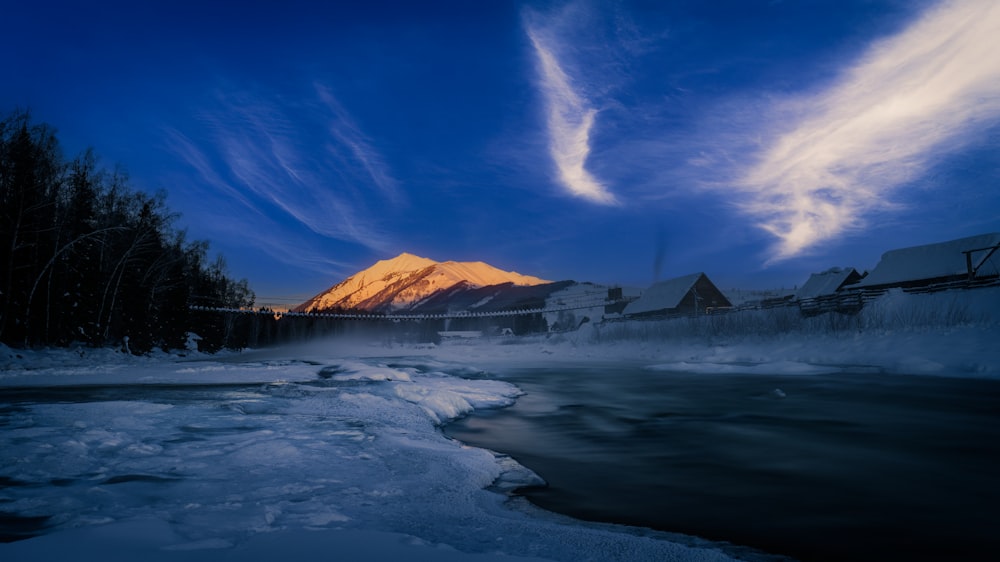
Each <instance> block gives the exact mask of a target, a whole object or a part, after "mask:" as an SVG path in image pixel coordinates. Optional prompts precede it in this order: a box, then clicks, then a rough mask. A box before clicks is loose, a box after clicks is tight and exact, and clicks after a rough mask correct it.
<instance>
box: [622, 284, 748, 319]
mask: <svg viewBox="0 0 1000 562" xmlns="http://www.w3.org/2000/svg"><path fill="white" fill-rule="evenodd" d="M731 307H732V304H731V303H730V302H729V299H727V298H726V296H725V295H724V294H722V291H720V290H719V289H718V288H717V287H716V286H715V285H714V284H713V283H712V282H711V281H710V280H709V279H708V276H706V275H705V274H704V273H692V274H691V275H685V276H683V277H677V278H675V279H670V280H668V281H662V282H660V283H656V284H654V285H653V286H651V287H649V288H648V289H646V290H645V291H644V292H643V293H642V296H640V297H639V298H638V299H636V300H634V301H632V302H630V303H629V304H628V305H627V306H626V307H625V310H624V311H623V312H622V316H624V317H626V318H641V317H652V316H680V315H695V314H705V313H708V312H711V311H712V310H714V309H719V308H731Z"/></svg>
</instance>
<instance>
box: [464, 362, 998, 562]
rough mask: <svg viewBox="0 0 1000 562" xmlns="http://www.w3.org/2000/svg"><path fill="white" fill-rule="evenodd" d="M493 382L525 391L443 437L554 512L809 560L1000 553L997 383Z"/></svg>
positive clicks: (762, 379)
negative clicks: (519, 480) (477, 449)
mask: <svg viewBox="0 0 1000 562" xmlns="http://www.w3.org/2000/svg"><path fill="white" fill-rule="evenodd" d="M490 376H496V374H493V375H490ZM500 377H501V378H502V379H503V380H506V381H509V382H512V383H514V384H516V385H517V386H519V387H520V388H521V389H522V390H524V391H525V393H526V394H525V395H524V396H522V397H520V398H518V400H517V403H516V404H515V405H514V406H512V407H509V408H505V409H502V410H494V411H477V412H476V413H475V414H474V415H472V416H470V417H467V418H464V419H462V420H458V421H456V422H453V423H451V424H449V425H448V426H447V427H446V433H447V434H448V435H450V436H452V437H454V438H456V439H458V440H461V441H463V442H466V443H469V444H471V445H475V446H481V447H486V448H489V449H493V450H496V451H500V452H504V453H508V454H510V455H512V456H513V457H514V458H515V459H517V460H518V461H520V462H521V463H522V464H524V465H525V466H527V467H529V468H531V469H532V470H534V471H535V472H537V473H538V474H539V475H540V476H541V477H542V478H544V479H545V480H546V481H547V483H548V486H547V487H544V488H535V489H527V490H523V491H522V493H523V495H525V496H527V498H528V499H529V500H530V501H532V502H534V503H535V504H537V505H539V506H541V507H544V508H546V509H549V510H552V511H556V512H560V513H565V514H568V515H572V516H574V517H578V518H581V519H586V520H594V521H605V522H613V523H624V524H629V525H638V526H644V527H650V528H655V529H660V530H666V531H673V532H681V533H686V534H691V535H696V536H700V537H703V538H707V539H712V540H722V541H729V542H732V543H736V544H741V545H747V546H752V547H756V548H759V549H761V550H764V551H766V552H770V553H774V554H783V555H788V556H792V557H795V558H798V559H801V560H817V561H825V560H980V559H981V560H985V559H991V560H993V559H996V558H995V556H996V555H997V552H1000V515H998V514H1000V509H998V508H1000V483H998V480H997V476H998V475H1000V465H998V461H1000V382H998V381H987V380H969V379H957V378H939V377H924V376H901V375H884V374H873V373H844V374H830V375H808V376H789V375H784V376H777V375H776V376H762V375H756V374H755V375H748V374H694V373H677V372H656V371H650V370H645V369H643V368H641V367H638V366H634V367H633V366H626V367H614V368H607V367H600V368H598V367H579V368H544V369H542V368H539V369H521V370H515V371H510V372H506V373H503V374H501V375H500Z"/></svg>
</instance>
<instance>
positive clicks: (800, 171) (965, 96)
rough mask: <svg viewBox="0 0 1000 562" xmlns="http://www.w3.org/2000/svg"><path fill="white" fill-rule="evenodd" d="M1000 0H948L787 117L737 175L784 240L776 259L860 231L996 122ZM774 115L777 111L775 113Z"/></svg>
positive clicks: (787, 108)
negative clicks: (789, 121) (942, 158)
mask: <svg viewBox="0 0 1000 562" xmlns="http://www.w3.org/2000/svg"><path fill="white" fill-rule="evenodd" d="M997 37H1000V4H997V3H996V2H992V1H990V0H986V1H963V2H945V3H943V4H940V5H938V6H937V7H935V8H933V9H931V10H929V11H927V12H926V13H924V14H923V15H922V16H921V17H919V18H918V19H917V20H916V21H915V22H914V23H913V24H911V25H910V26H909V27H908V28H906V29H904V30H903V31H902V32H901V33H899V34H897V35H895V36H893V37H889V38H887V39H884V40H882V41H880V42H878V43H876V44H874V45H873V46H872V47H871V48H870V49H869V50H868V51H867V53H866V54H865V55H864V56H863V57H862V58H861V59H860V60H859V61H858V62H857V63H856V64H855V65H854V66H853V67H852V68H850V69H849V70H847V71H846V72H844V73H843V74H842V76H841V78H840V80H839V81H838V82H837V83H836V84H834V85H833V86H832V87H830V88H828V89H826V90H825V91H823V92H820V93H818V94H814V95H811V96H807V97H805V98H800V99H796V100H789V101H786V102H785V103H783V104H781V105H780V106H779V107H778V108H777V111H776V113H775V115H781V116H787V115H791V116H792V120H793V126H792V127H788V128H784V129H783V130H782V131H780V132H779V133H778V134H777V135H775V137H774V140H773V141H772V142H770V143H769V144H767V146H766V148H765V150H764V152H763V155H762V157H761V158H760V160H759V161H757V162H756V163H755V165H753V166H751V167H749V168H748V169H747V170H745V172H744V173H743V175H742V178H741V179H740V181H739V187H740V188H741V189H742V190H743V191H744V192H745V194H746V196H747V197H746V199H745V200H744V201H743V203H742V208H743V209H744V210H745V211H746V212H747V213H749V214H750V215H751V216H753V217H755V218H756V219H757V220H758V221H759V222H758V224H759V226H760V227H761V228H763V229H765V230H766V231H768V232H770V233H771V234H773V235H774V236H776V237H777V238H778V239H779V242H778V244H777V246H776V248H775V250H774V253H773V256H772V261H778V260H783V259H786V258H790V257H793V256H796V255H798V254H801V253H802V252H804V251H806V250H808V249H809V248H811V247H813V246H815V245H817V244H819V243H821V242H823V241H826V240H830V239H833V238H836V237H838V236H841V235H843V234H845V233H848V232H850V231H854V230H857V229H859V228H861V227H863V226H864V225H865V224H866V218H867V217H868V216H870V214H871V213H873V212H876V211H879V210H885V209H891V208H894V207H895V206H897V203H895V202H894V201H893V198H892V195H894V194H895V192H896V191H897V189H898V188H899V187H900V186H902V185H904V184H905V183H906V182H908V181H911V180H914V179H916V178H917V177H918V176H919V174H921V173H922V172H924V171H926V170H927V169H928V167H929V166H930V165H932V164H933V163H934V162H935V161H936V159H937V158H938V157H939V156H940V155H942V154H944V153H946V152H949V151H951V150H954V149H957V148H959V147H961V146H963V145H964V144H965V140H966V139H967V138H969V137H970V136H972V134H974V132H975V131H976V130H979V129H981V128H983V127H985V126H988V125H990V124H993V123H996V122H997V119H998V117H1000V56H997V48H996V45H997V42H996V41H997V40H996V38H997ZM772 117H774V115H772Z"/></svg>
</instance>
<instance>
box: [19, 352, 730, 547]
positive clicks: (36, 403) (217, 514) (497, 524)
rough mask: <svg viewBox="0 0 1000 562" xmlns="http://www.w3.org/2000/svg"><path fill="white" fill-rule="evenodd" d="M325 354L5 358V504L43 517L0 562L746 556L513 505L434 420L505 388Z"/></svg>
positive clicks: (487, 468) (449, 369)
mask: <svg viewBox="0 0 1000 562" xmlns="http://www.w3.org/2000/svg"><path fill="white" fill-rule="evenodd" d="M324 347H326V349H324V350H323V351H322V352H319V353H316V350H315V349H313V352H312V353H311V354H308V353H303V351H304V350H303V349H298V350H289V349H283V350H268V351H262V352H253V353H245V354H239V355H233V356H228V357H209V358H197V359H195V360H192V358H190V357H189V358H183V359H178V358H173V357H160V358H132V357H127V356H120V355H117V354H113V353H112V352H107V351H85V352H84V355H85V357H83V358H81V357H79V356H78V355H77V356H76V357H75V358H74V357H72V356H71V355H70V353H69V352H66V351H52V352H27V353H19V352H13V354H14V356H15V358H14V359H15V360H16V361H18V362H19V363H20V368H18V367H17V366H11V365H10V364H9V363H8V368H6V369H5V370H4V371H3V374H2V377H0V392H2V396H4V400H3V401H2V402H3V406H4V408H3V417H2V420H0V423H2V427H3V432H2V437H0V441H2V443H0V444H2V450H3V451H4V453H3V456H4V458H3V466H4V468H3V473H2V474H0V476H3V477H4V479H5V480H4V481H5V484H6V486H5V487H4V488H3V489H0V501H2V502H3V503H2V504H0V505H2V510H3V511H4V512H5V513H8V514H14V515H16V516H21V517H38V518H45V519H46V522H47V525H46V526H47V529H46V531H48V532H46V533H45V534H42V535H40V536H37V537H33V538H29V539H26V540H20V541H16V542H11V543H7V544H2V545H0V556H2V557H3V559H4V560H51V559H54V558H56V559H59V558H66V557H69V556H72V557H73V558H74V559H77V560H134V559H136V558H137V557H139V556H141V557H142V558H144V559H148V560H176V559H184V560H199V559H202V558H204V559H206V560H207V559H213V560H219V559H223V560H225V559H237V558H238V559H240V560H269V559H274V558H275V555H276V553H281V555H282V556H283V557H288V558H289V559H295V560H321V559H329V557H330V556H331V555H332V553H336V557H337V559H348V560H353V559H357V560H362V559H364V560H383V559H385V560H388V559H397V558H398V557H399V556H404V555H405V556H406V557H408V558H410V559H415V560H493V559H497V560H510V559H528V560H588V559H590V560H729V559H733V556H732V554H733V553H735V552H741V551H742V550H743V549H740V548H738V547H726V546H725V545H717V544H713V543H709V542H707V541H701V540H699V539H695V538H687V537H681V536H672V535H669V534H666V533H658V532H652V531H646V530H642V529H630V528H626V527H617V526H611V525H598V524H589V523H581V522H578V521H574V520H571V519H569V518H566V517H561V516H558V515H555V514H550V513H547V512H544V511H542V510H539V509H537V508H534V507H532V506H530V505H529V504H527V503H526V502H523V501H521V500H517V499H514V500H509V498H508V497H507V496H506V495H505V494H504V493H503V491H504V490H509V489H511V488H513V487H516V486H519V485H523V484H527V483H532V482H537V476H535V475H533V474H532V473H531V472H530V471H528V470H526V469H524V468H523V467H521V466H520V465H518V464H517V463H515V462H514V461H513V460H512V459H510V458H509V457H505V456H504V455H497V454H495V453H492V452H489V451H485V450H482V449H476V448H473V447H467V446H464V445H462V444H460V443H458V442H456V441H453V440H451V439H448V438H446V437H445V436H444V435H443V434H442V432H441V431H440V425H441V424H442V423H445V422H447V421H448V420H450V419H454V418H456V417H458V416H462V415H466V414H468V413H470V412H471V411H473V410H474V409H476V408H496V407H502V406H506V405H509V404H511V403H512V401H513V400H514V399H515V397H516V396H517V395H518V393H519V391H518V390H517V389H516V388H515V387H513V386H511V385H509V384H507V383H502V382H499V381H491V380H471V379H466V378H461V376H456V375H461V374H462V371H463V369H465V370H467V369H469V368H470V367H468V366H467V365H464V366H463V365H461V364H458V363H452V362H451V361H448V360H440V359H435V358H433V357H431V356H430V355H431V354H427V351H433V350H427V349H420V350H417V349H406V348H399V349H396V350H393V351H391V352H390V353H388V354H386V353H385V352H386V351H387V350H386V349H384V348H381V347H379V348H368V349H367V350H362V351H368V352H369V353H371V352H377V355H379V357H358V356H363V355H365V353H356V354H355V355H356V357H355V358H354V359H350V360H344V359H343V358H344V357H345V355H346V353H345V351H346V350H343V349H341V350H338V351H337V352H333V353H331V350H330V349H329V346H324ZM352 347H353V349H354V351H358V349H357V348H356V347H354V346H352ZM4 351H5V352H11V351H12V350H4ZM290 351H291V355H292V356H295V358H294V359H291V358H289V352H290ZM414 352H417V353H421V355H416V354H415V353H414ZM394 353H396V354H398V356H397V357H386V355H389V356H392V355H393V354H394ZM17 355H21V358H17V357H16V356H17ZM279 356H280V357H279ZM747 554H749V551H747Z"/></svg>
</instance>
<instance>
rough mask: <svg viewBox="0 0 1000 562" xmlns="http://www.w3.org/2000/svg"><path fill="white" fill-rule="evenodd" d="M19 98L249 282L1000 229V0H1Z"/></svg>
mask: <svg viewBox="0 0 1000 562" xmlns="http://www.w3.org/2000/svg"><path fill="white" fill-rule="evenodd" d="M0 14H2V18H0V21H2V27H3V33H0V64H2V66H3V69H4V72H3V75H2V76H0V112H3V113H4V114H6V113H9V112H11V111H13V110H15V109H18V108H21V109H28V110H30V111H31V113H32V116H33V118H34V120H35V121H37V122H45V123H48V124H50V125H52V126H53V127H54V128H56V129H57V130H58V133H59V138H60V140H61V142H62V146H63V150H64V153H65V155H66V156H67V157H72V156H74V155H76V154H78V153H80V152H82V151H83V150H84V149H86V148H88V147H90V148H93V150H94V151H95V152H96V154H97V155H98V156H99V157H100V162H101V163H102V164H103V165H104V166H107V167H109V168H110V167H119V168H121V169H123V170H125V171H127V173H128V175H129V177H130V179H131V184H132V185H133V186H135V187H137V188H139V189H142V190H146V191H150V192H153V191H156V190H163V191H165V192H166V193H167V202H168V205H169V206H170V208H171V209H173V210H175V211H177V212H178V213H180V218H179V219H178V221H177V226H178V227H179V228H185V229H187V232H188V236H189V238H191V239H204V240H208V241H209V242H210V244H211V249H212V251H213V252H218V253H221V254H222V255H224V256H225V258H226V261H227V263H228V264H229V270H230V272H231V274H232V275H234V276H235V277H237V278H246V279H247V280H248V281H249V282H250V286H251V288H253V289H254V290H255V291H256V293H257V295H258V303H277V302H282V301H287V302H292V303H297V302H301V301H304V300H305V299H307V298H308V297H310V296H312V295H314V294H316V293H318V292H320V291H322V290H324V289H326V288H328V287H329V286H331V285H333V284H335V283H337V282H339V281H342V280H343V279H344V278H346V277H347V276H349V275H351V274H352V273H354V272H356V271H359V270H361V269H364V268H366V267H368V266H370V265H372V264H373V263H374V262H375V261H377V260H381V259H388V258H391V257H393V256H395V255H397V254H400V253H402V252H410V253H413V254H417V255H420V256H425V257H428V258H431V259H434V260H438V261H447V260H456V261H486V262H488V263H490V264H492V265H495V266H497V267H500V268H501V269H505V270H514V271H518V272H520V273H522V274H527V275H534V276H538V277H542V278H545V279H551V280H562V279H574V280H577V281H592V282H597V283H604V284H621V285H626V286H637V287H645V286H648V285H649V284H651V283H653V282H654V281H657V280H664V279H669V278H672V277H677V276H681V275H686V274H689V273H692V272H699V271H704V272H706V273H707V274H708V276H709V277H710V278H711V279H712V280H714V281H715V282H716V284H717V285H719V286H720V287H722V288H731V287H740V288H773V287H787V288H790V287H793V286H797V285H801V284H802V283H804V282H805V280H806V279H807V278H808V276H809V274H810V273H811V272H819V271H824V270H826V269H829V268H830V267H835V266H850V267H856V268H858V269H859V270H862V271H863V270H870V269H872V268H873V267H874V266H875V264H876V263H877V262H878V259H879V257H880V255H881V254H882V253H883V252H885V251H887V250H891V249H893V248H899V247H906V246H912V245H917V244H925V243H932V242H937V241H945V240H951V239H955V238H961V237H965V236H972V235H976V234H981V233H986V232H996V231H1000V52H998V51H1000V43H998V42H997V41H996V39H995V38H996V37H1000V3H998V2H995V1H993V0H981V1H980V0H970V1H957V2H933V1H923V0H885V1H882V0H830V1H825V0H802V1H792V0H786V1H777V0H772V1H763V0H761V1H758V0H733V1H706V0H691V1H687V0H665V1H661V2H651V1H635V2H631V1H624V0H623V1H584V0H579V1H560V2H505V1H483V2H468V1H456V2H435V1H428V2H380V1H371V2H339V1H330V2H302V1H298V0H285V1H282V2H263V1H246V0H244V1H241V2H221V1H218V2H215V1H210V0H202V1H200V2H188V1H186V0H171V1H160V0H149V1H141V2H139V1H134V0H133V1H130V2H119V1H106V2H102V1H96V2H53V1H46V0H37V1H34V2H21V1H14V0H0Z"/></svg>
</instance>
